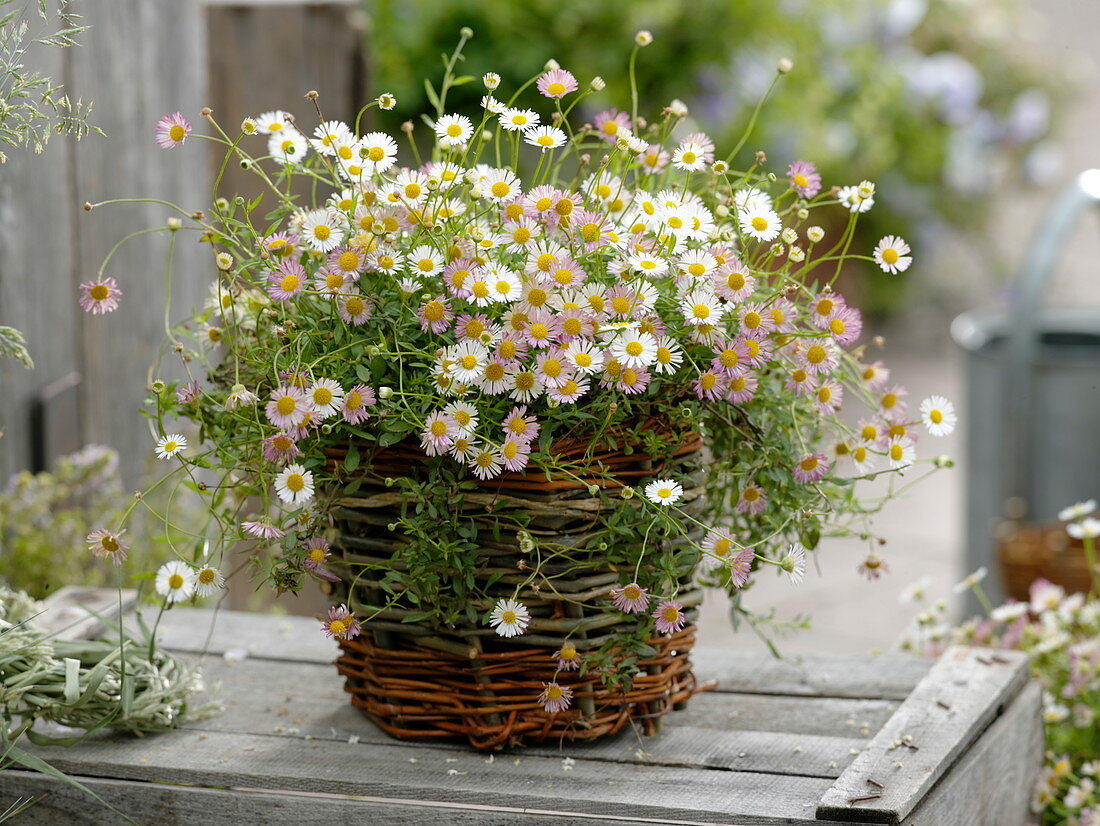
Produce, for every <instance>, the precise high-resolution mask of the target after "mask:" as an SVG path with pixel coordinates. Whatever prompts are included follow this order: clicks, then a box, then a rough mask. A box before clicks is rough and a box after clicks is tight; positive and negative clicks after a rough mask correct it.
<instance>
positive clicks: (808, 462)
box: [798, 456, 818, 472]
mask: <svg viewBox="0 0 1100 826" xmlns="http://www.w3.org/2000/svg"><path fill="white" fill-rule="evenodd" d="M817 464H818V460H817V457H815V456H810V457H808V458H806V459H803V460H802V461H801V462H799V463H798V465H799V467H801V468H802V469H803V470H805V471H807V472H808V471H811V470H813V469H814V468H816V467H817Z"/></svg>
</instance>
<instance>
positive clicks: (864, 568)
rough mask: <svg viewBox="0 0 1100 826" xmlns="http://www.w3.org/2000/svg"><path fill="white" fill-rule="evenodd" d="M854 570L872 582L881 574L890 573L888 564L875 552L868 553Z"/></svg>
mask: <svg viewBox="0 0 1100 826" xmlns="http://www.w3.org/2000/svg"><path fill="white" fill-rule="evenodd" d="M856 572H857V573H859V574H862V575H863V576H865V577H867V579H868V580H869V581H871V582H874V581H875V580H876V579H878V578H879V577H881V576H882V575H883V574H888V573H890V566H889V565H887V564H886V563H885V562H884V561H883V560H882V559H880V558H879V557H878V556H876V555H875V554H873V553H870V554H868V555H867V558H866V559H865V560H863V561H862V562H861V563H859V567H858V568H856Z"/></svg>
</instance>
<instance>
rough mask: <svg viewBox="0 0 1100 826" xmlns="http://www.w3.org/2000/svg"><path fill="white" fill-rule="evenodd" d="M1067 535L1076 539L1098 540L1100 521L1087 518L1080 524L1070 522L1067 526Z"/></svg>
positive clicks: (1090, 517)
mask: <svg viewBox="0 0 1100 826" xmlns="http://www.w3.org/2000/svg"><path fill="white" fill-rule="evenodd" d="M1066 533H1068V534H1069V535H1070V536H1072V537H1073V538H1074V539H1096V537H1098V536H1100V519H1096V518H1094V517H1092V516H1086V517H1085V518H1084V519H1082V520H1081V521H1080V522H1070V523H1069V524H1068V525H1066Z"/></svg>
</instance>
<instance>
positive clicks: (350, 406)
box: [341, 384, 376, 424]
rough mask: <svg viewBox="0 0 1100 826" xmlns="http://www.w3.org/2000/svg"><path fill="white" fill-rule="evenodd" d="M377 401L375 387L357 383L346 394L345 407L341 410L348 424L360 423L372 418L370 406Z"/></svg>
mask: <svg viewBox="0 0 1100 826" xmlns="http://www.w3.org/2000/svg"><path fill="white" fill-rule="evenodd" d="M375 401H376V397H375V394H374V390H373V388H370V387H367V385H365V384H357V385H355V387H353V388H351V390H349V391H348V392H347V395H345V396H344V408H343V410H342V411H341V412H342V415H343V417H344V421H345V422H347V423H348V424H359V423H360V422H364V421H366V420H367V419H369V418H370V412H369V411H368V410H367V408H368V407H372V406H373V405H374V403H375Z"/></svg>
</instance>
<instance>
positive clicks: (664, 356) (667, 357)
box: [657, 347, 672, 364]
mask: <svg viewBox="0 0 1100 826" xmlns="http://www.w3.org/2000/svg"><path fill="white" fill-rule="evenodd" d="M657 361H659V362H660V363H661V364H671V363H672V351H671V350H670V349H668V348H667V347H658V348H657Z"/></svg>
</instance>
